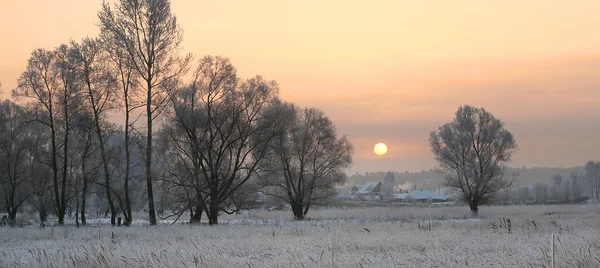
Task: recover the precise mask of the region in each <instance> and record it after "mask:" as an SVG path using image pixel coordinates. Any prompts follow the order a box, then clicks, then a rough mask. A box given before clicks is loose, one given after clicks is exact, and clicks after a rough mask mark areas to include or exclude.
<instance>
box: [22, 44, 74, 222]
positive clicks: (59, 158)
mask: <svg viewBox="0 0 600 268" xmlns="http://www.w3.org/2000/svg"><path fill="white" fill-rule="evenodd" d="M70 51H71V50H70V47H69V46H68V45H65V44H63V45H60V46H59V47H58V48H56V49H55V50H52V51H49V50H45V49H37V50H35V51H34V52H33V53H32V54H31V57H30V58H29V61H28V64H27V68H26V69H25V71H24V72H23V73H22V74H21V76H20V77H19V80H18V86H17V88H16V89H15V90H13V97H16V98H17V99H24V100H26V104H27V105H29V107H30V108H31V109H32V111H33V112H34V114H35V120H36V122H37V123H39V124H41V125H43V126H44V127H45V128H46V131H48V132H50V135H49V136H50V137H49V139H48V140H49V142H50V145H49V147H50V150H48V152H47V153H48V154H49V155H50V156H49V157H48V158H49V159H48V161H47V162H45V163H47V164H48V165H49V166H50V167H51V169H52V178H53V185H52V186H53V195H54V205H55V207H56V213H57V215H58V223H59V224H61V225H62V224H64V217H65V212H66V209H67V200H69V199H71V197H72V194H73V193H72V191H71V189H70V188H68V187H67V181H68V180H69V179H70V170H69V169H70V166H71V165H70V161H71V160H72V158H73V155H71V154H69V150H70V147H69V145H70V141H69V138H70V134H71V130H72V127H73V126H72V124H71V123H72V122H71V121H72V114H73V113H76V112H77V110H78V109H79V106H80V104H81V99H80V97H81V96H80V94H79V93H80V89H81V88H80V86H81V84H80V83H79V81H78V80H77V77H76V71H75V69H76V64H75V61H74V58H73V57H72V56H71V55H70Z"/></svg>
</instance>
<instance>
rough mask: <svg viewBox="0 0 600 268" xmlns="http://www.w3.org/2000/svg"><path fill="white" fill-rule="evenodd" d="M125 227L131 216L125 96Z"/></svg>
mask: <svg viewBox="0 0 600 268" xmlns="http://www.w3.org/2000/svg"><path fill="white" fill-rule="evenodd" d="M125 98H126V99H125V102H126V103H125V109H126V112H125V161H126V163H125V189H124V191H125V213H124V214H125V226H131V222H132V220H133V215H132V214H131V200H130V199H129V167H130V165H131V164H130V163H131V153H130V152H129V105H128V103H127V96H125Z"/></svg>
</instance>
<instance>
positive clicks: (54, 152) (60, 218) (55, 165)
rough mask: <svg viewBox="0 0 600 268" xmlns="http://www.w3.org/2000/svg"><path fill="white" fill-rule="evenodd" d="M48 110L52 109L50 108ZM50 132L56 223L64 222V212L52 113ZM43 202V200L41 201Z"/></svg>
mask: <svg viewBox="0 0 600 268" xmlns="http://www.w3.org/2000/svg"><path fill="white" fill-rule="evenodd" d="M50 112H52V110H51V109H50ZM50 115H51V116H50V132H51V133H52V138H51V139H52V175H53V179H54V204H55V207H56V212H57V214H58V224H63V223H64V222H65V219H64V214H62V215H61V214H60V194H59V192H58V155H57V154H58V152H57V150H58V149H57V145H56V130H55V129H54V121H53V120H52V114H50ZM41 202H43V200H42V201H41Z"/></svg>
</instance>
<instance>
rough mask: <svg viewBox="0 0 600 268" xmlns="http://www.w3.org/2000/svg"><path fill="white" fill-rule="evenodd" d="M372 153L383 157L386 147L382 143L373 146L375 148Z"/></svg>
mask: <svg viewBox="0 0 600 268" xmlns="http://www.w3.org/2000/svg"><path fill="white" fill-rule="evenodd" d="M373 151H375V154H377V155H384V154H385V153H387V146H386V145H385V144H384V143H381V142H380V143H378V144H375V147H373Z"/></svg>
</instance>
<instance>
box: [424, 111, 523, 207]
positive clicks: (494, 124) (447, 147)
mask: <svg viewBox="0 0 600 268" xmlns="http://www.w3.org/2000/svg"><path fill="white" fill-rule="evenodd" d="M429 143H430V146H431V151H432V152H433V154H434V156H435V160H437V161H438V162H439V163H440V166H441V167H442V168H443V169H445V171H446V172H448V174H446V185H447V186H449V187H455V188H458V189H460V190H461V191H462V199H463V200H464V201H465V202H467V203H468V204H469V207H470V209H471V211H472V213H473V214H474V215H477V212H478V207H479V205H481V204H485V203H486V202H488V201H490V199H491V198H492V197H493V195H494V194H495V193H496V192H497V191H499V190H501V189H503V188H506V187H509V186H510V185H511V184H512V182H513V181H514V177H513V178H512V179H507V178H505V172H506V163H507V162H508V161H510V159H511V157H512V155H513V153H514V152H515V151H516V149H517V144H516V142H515V140H514V138H513V135H512V134H511V133H510V132H509V131H508V130H506V129H505V128H504V124H503V123H502V121H500V119H496V118H495V117H494V116H493V115H492V114H490V113H489V112H488V111H486V110H485V109H484V108H476V107H473V106H469V105H466V106H461V107H460V108H459V109H458V111H457V112H456V117H455V119H454V120H453V121H452V122H450V123H447V124H445V125H442V126H440V127H439V129H438V130H436V131H433V132H431V135H430V138H429Z"/></svg>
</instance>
